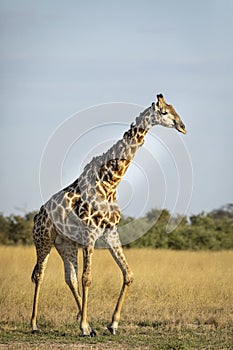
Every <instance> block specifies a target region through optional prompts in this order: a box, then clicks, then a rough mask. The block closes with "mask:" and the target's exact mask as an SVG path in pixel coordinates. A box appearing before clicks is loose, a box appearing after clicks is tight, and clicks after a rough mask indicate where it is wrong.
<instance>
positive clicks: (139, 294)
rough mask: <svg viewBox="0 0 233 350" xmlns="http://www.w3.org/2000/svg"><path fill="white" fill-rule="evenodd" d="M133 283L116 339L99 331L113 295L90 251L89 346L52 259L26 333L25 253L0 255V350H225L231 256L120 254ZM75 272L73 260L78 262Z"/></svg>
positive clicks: (109, 279) (111, 277) (232, 319)
mask: <svg viewBox="0 0 233 350" xmlns="http://www.w3.org/2000/svg"><path fill="white" fill-rule="evenodd" d="M126 256H127V258H128V261H129V263H130V265H131V267H132V269H133V271H134V275H135V281H134V283H133V285H132V287H131V289H130V291H129V294H128V296H127V298H126V302H125V304H124V307H123V312H122V320H121V322H120V325H119V333H118V335H117V336H116V337H113V336H111V335H110V334H108V332H107V330H106V329H105V326H106V325H107V324H108V322H109V321H110V319H111V314H112V311H113V309H114V306H115V302H116V299H117V296H118V293H119V290H120V287H121V279H122V278H121V273H120V272H119V269H118V267H117V265H116V264H115V262H114V261H113V260H112V258H111V256H110V254H109V253H108V251H105V250H96V251H95V254H94V259H93V285H92V286H91V288H90V296H89V319H90V321H91V323H92V325H93V326H94V328H95V329H96V331H97V333H98V336H97V337H96V338H90V339H89V338H88V339H86V338H80V337H79V334H80V331H79V324H78V323H77V322H76V312H77V310H76V304H75V302H74V300H73V297H72V295H71V293H70V291H69V289H68V287H67V286H66V284H65V282H64V273H63V265H62V261H61V259H60V257H59V256H58V254H57V253H56V252H55V251H52V254H51V257H50V259H49V262H48V266H47V269H46V274H45V279H44V283H43V286H42V289H41V297H40V303H39V319H38V321H39V325H40V329H41V331H42V333H41V334H40V335H32V334H31V333H30V316H31V306H32V298H33V291H34V285H33V284H32V283H31V280H30V277H31V272H32V269H33V266H34V263H35V252H34V248H32V247H28V248H25V247H0V315H1V319H0V349H79V348H81V349H125V350H126V349H218V350H220V349H233V337H232V334H233V268H232V267H233V252H232V251H226V252H176V251H162V250H143V249H139V250H126ZM79 260H80V269H81V254H80V257H79Z"/></svg>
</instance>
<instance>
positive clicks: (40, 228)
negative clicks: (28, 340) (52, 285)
mask: <svg viewBox="0 0 233 350" xmlns="http://www.w3.org/2000/svg"><path fill="white" fill-rule="evenodd" d="M55 235H56V232H55V230H54V229H53V226H52V223H51V221H50V220H49V218H48V215H47V213H46V211H45V210H44V208H43V207H42V208H41V210H40V212H39V214H38V215H36V217H35V219H34V228H33V239H34V243H35V247H36V253H37V262H36V265H35V267H34V270H33V272H32V282H34V283H35V292H34V300H33V309H32V317H31V327H32V333H38V332H39V330H38V328H37V310H38V300H39V293H40V286H41V284H42V282H43V278H44V271H45V268H46V264H47V261H48V258H49V254H50V251H51V248H52V246H53V244H54V238H55Z"/></svg>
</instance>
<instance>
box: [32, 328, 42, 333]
mask: <svg viewBox="0 0 233 350" xmlns="http://www.w3.org/2000/svg"><path fill="white" fill-rule="evenodd" d="M31 333H32V334H40V333H41V331H40V330H39V329H33V330H32V332H31Z"/></svg>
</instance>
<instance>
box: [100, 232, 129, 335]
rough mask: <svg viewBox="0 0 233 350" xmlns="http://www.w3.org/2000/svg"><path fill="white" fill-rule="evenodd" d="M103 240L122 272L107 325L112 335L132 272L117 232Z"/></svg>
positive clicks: (115, 328)
mask: <svg viewBox="0 0 233 350" xmlns="http://www.w3.org/2000/svg"><path fill="white" fill-rule="evenodd" d="M105 241H106V243H107V244H108V246H109V250H110V252H111V254H112V256H113V258H114V259H115V261H116V263H117V264H118V266H119V267H120V269H121V271H122V274H123V285H122V288H121V292H120V295H119V297H118V300H117V304H116V307H115V310H114V312H113V315H112V322H111V323H110V324H109V325H108V327H107V328H108V330H109V331H110V332H111V333H112V334H113V335H115V334H116V333H117V329H118V323H119V320H120V316H121V309H122V306H123V303H124V300H125V296H126V293H127V291H128V289H129V287H130V285H131V284H132V282H133V273H132V271H131V269H130V267H129V265H128V263H127V260H126V258H125V255H124V253H123V250H122V247H121V243H120V239H119V235H118V232H117V231H113V232H111V233H110V234H109V235H108V236H106V237H105Z"/></svg>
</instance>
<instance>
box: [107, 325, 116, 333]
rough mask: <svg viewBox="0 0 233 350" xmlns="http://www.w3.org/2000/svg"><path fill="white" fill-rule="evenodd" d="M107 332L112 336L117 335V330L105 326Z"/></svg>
mask: <svg viewBox="0 0 233 350" xmlns="http://www.w3.org/2000/svg"><path fill="white" fill-rule="evenodd" d="M107 328H108V330H109V332H110V333H111V334H112V335H116V334H117V328H113V327H111V326H107Z"/></svg>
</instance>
